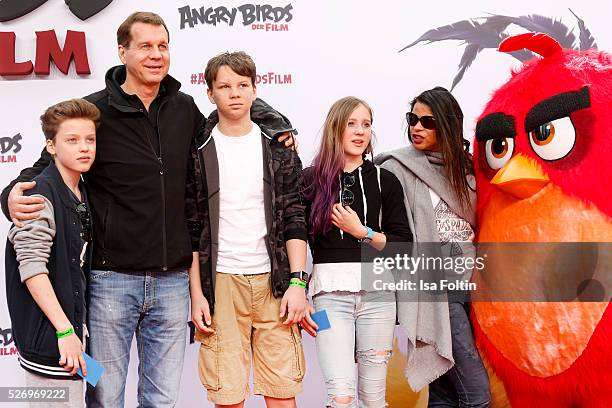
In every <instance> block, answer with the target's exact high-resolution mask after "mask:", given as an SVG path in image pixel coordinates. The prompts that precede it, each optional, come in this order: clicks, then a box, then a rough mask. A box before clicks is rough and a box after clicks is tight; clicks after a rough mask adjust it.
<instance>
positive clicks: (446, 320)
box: [375, 146, 475, 391]
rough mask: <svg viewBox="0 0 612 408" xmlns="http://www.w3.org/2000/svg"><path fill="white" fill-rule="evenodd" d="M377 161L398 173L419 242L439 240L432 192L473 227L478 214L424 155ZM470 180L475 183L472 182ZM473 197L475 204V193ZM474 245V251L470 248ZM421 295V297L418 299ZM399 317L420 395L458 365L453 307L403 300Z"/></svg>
mask: <svg viewBox="0 0 612 408" xmlns="http://www.w3.org/2000/svg"><path fill="white" fill-rule="evenodd" d="M375 162H376V163H377V164H380V165H381V167H383V168H385V169H387V170H389V171H391V172H393V174H395V175H396V176H397V178H398V179H399V181H400V183H401V184H402V187H403V189H404V202H405V204H406V211H407V214H408V221H409V223H410V228H411V229H412V231H413V234H414V241H415V242H417V243H418V242H434V243H435V242H439V235H438V231H437V229H436V220H435V215H434V209H433V205H432V203H431V197H430V193H429V189H430V188H431V189H432V190H434V191H435V192H436V194H438V195H439V196H440V197H441V199H443V200H444V201H445V202H446V203H447V204H448V206H449V207H450V208H451V209H452V210H453V211H454V212H455V213H456V214H457V215H458V216H460V217H461V218H463V219H465V220H466V221H468V222H469V223H470V225H472V227H474V224H475V214H474V212H473V210H472V211H469V210H468V211H464V210H462V209H461V208H460V207H461V206H460V205H458V202H457V199H456V197H455V194H454V193H453V191H452V190H451V188H450V185H449V183H448V180H447V178H446V177H445V175H444V174H443V172H442V170H443V169H442V166H436V165H434V164H432V163H430V162H429V160H428V158H427V156H426V155H425V154H424V153H423V152H421V151H419V150H416V149H414V147H412V146H407V147H404V148H401V149H398V150H394V151H391V152H387V153H383V154H381V155H379V156H377V157H376V158H375ZM469 181H470V182H473V178H471V179H470V180H469ZM471 198H472V203H473V202H474V200H475V194H472V195H471ZM473 207H474V206H473V205H472V208H473ZM470 247H471V248H472V249H473V246H472V245H471V244H470ZM439 255H442V254H441V253H440V254H439ZM422 296H423V295H422V294H419V299H420V298H421V297H422ZM397 314H398V320H399V323H400V327H402V329H403V330H404V332H405V333H406V336H407V338H408V352H407V359H408V362H407V365H406V373H405V374H406V378H407V380H408V383H409V384H410V386H411V387H412V388H413V389H414V390H415V391H419V390H420V389H422V388H423V387H424V386H425V385H427V384H429V383H431V382H432V381H434V380H435V379H436V378H438V377H440V376H441V375H442V374H444V373H445V372H446V371H448V370H449V369H450V368H451V367H452V366H453V365H454V360H453V353H452V340H451V328H450V317H449V312H448V304H447V302H445V301H436V302H433V301H418V302H402V301H399V302H398V305H397Z"/></svg>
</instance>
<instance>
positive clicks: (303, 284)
mask: <svg viewBox="0 0 612 408" xmlns="http://www.w3.org/2000/svg"><path fill="white" fill-rule="evenodd" d="M289 286H299V287H300V288H302V289H306V282H304V281H303V280H301V279H298V278H291V279H290V280H289Z"/></svg>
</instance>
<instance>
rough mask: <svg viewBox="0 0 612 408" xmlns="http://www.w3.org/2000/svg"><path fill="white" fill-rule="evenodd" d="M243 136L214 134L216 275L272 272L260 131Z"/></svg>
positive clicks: (217, 132) (257, 128)
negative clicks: (216, 202)
mask: <svg viewBox="0 0 612 408" xmlns="http://www.w3.org/2000/svg"><path fill="white" fill-rule="evenodd" d="M252 126H253V127H252V129H251V131H250V132H249V133H247V134H246V135H243V136H226V135H224V134H222V133H221V132H220V131H219V128H218V126H215V128H214V129H213V131H212V136H213V138H214V140H215V146H216V148H217V157H218V159H219V256H218V260H217V272H223V273H232V274H254V273H266V272H270V257H269V256H268V250H267V249H266V241H265V239H266V235H267V228H266V216H265V210H264V193H263V154H262V145H261V130H260V129H259V126H257V125H256V124H255V123H252Z"/></svg>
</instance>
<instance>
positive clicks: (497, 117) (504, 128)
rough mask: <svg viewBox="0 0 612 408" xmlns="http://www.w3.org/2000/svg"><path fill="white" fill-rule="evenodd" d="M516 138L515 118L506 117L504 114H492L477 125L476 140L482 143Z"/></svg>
mask: <svg viewBox="0 0 612 408" xmlns="http://www.w3.org/2000/svg"><path fill="white" fill-rule="evenodd" d="M515 136H516V125H515V122H514V116H510V115H506V114H505V113H503V112H495V113H490V114H488V115H487V116H485V117H484V118H482V119H480V120H479V121H478V123H477V124H476V140H478V141H481V142H484V141H486V140H489V139H499V138H507V137H515Z"/></svg>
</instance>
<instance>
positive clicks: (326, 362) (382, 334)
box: [313, 291, 396, 408]
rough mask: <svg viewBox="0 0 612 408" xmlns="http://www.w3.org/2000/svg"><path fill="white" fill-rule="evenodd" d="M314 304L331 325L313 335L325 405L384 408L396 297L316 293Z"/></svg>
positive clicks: (375, 294)
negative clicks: (325, 393)
mask: <svg viewBox="0 0 612 408" xmlns="http://www.w3.org/2000/svg"><path fill="white" fill-rule="evenodd" d="M313 303H314V307H315V309H316V311H317V312H318V311H320V310H323V309H325V310H326V311H327V315H328V317H329V322H330V324H331V328H330V329H328V330H324V331H321V332H319V333H318V334H317V337H316V345H317V355H318V358H319V365H320V366H321V370H322V371H323V377H324V379H325V385H326V387H327V394H328V396H329V399H328V402H327V406H328V407H334V408H356V407H367V408H382V407H386V406H387V404H386V401H385V389H386V380H387V364H388V361H389V358H390V357H391V350H392V348H393V332H394V329H395V308H396V305H395V293H393V292H386V291H380V292H360V293H351V292H331V293H320V294H318V295H315V296H314V299H313ZM355 362H357V378H358V379H357V380H355ZM356 385H357V387H356ZM356 388H357V397H358V398H357V399H356V398H355V389H356ZM342 397H344V398H342ZM338 400H339V401H338Z"/></svg>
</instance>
